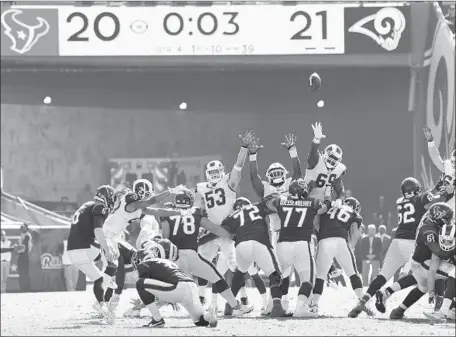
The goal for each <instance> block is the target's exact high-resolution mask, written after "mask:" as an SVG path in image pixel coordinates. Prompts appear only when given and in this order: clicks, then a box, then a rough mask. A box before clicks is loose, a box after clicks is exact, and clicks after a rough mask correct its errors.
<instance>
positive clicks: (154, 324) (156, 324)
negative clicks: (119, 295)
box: [142, 318, 165, 328]
mask: <svg viewBox="0 0 456 337" xmlns="http://www.w3.org/2000/svg"><path fill="white" fill-rule="evenodd" d="M164 326H165V320H164V319H163V318H162V319H161V320H159V321H156V320H155V319H153V318H152V320H151V321H150V322H149V323H147V324H146V325H143V326H142V327H143V328H163V327H164Z"/></svg>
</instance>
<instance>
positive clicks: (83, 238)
mask: <svg viewBox="0 0 456 337" xmlns="http://www.w3.org/2000/svg"><path fill="white" fill-rule="evenodd" d="M108 215H109V210H108V209H107V208H106V207H105V206H104V205H102V204H100V203H96V202H94V201H88V202H86V203H85V204H83V205H82V206H81V207H79V209H78V210H77V211H76V212H75V213H74V215H73V218H72V220H71V228H70V234H69V236H68V246H67V249H68V250H73V249H84V248H90V245H92V244H93V243H94V241H95V234H94V229H95V227H94V223H93V220H94V218H95V217H96V216H100V217H102V218H103V219H104V220H105V219H106V218H107V217H108Z"/></svg>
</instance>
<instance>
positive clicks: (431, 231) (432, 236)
mask: <svg viewBox="0 0 456 337" xmlns="http://www.w3.org/2000/svg"><path fill="white" fill-rule="evenodd" d="M431 242H439V228H438V227H437V226H436V225H434V224H432V223H431V222H430V221H429V220H428V219H426V218H425V219H423V224H422V225H421V226H420V227H419V228H418V231H417V233H416V240H415V251H414V252H413V255H412V259H413V261H415V262H418V263H420V264H423V263H424V262H425V261H427V260H430V259H431V257H432V252H431V250H430V249H429V247H428V244H429V243H431ZM454 254H455V250H454V249H452V250H450V251H444V250H442V249H439V255H438V256H439V258H440V259H442V260H444V261H453V260H454Z"/></svg>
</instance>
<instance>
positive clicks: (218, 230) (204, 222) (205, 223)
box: [201, 218, 233, 240]
mask: <svg viewBox="0 0 456 337" xmlns="http://www.w3.org/2000/svg"><path fill="white" fill-rule="evenodd" d="M201 226H202V227H204V228H206V229H207V230H208V231H209V232H211V233H213V234H215V235H217V236H219V237H221V238H226V239H230V240H232V239H233V234H231V233H230V232H228V231H227V230H226V229H225V228H223V227H222V226H217V225H216V224H214V223H213V222H212V221H210V220H209V219H208V218H201Z"/></svg>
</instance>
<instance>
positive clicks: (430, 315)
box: [423, 308, 455, 322]
mask: <svg viewBox="0 0 456 337" xmlns="http://www.w3.org/2000/svg"><path fill="white" fill-rule="evenodd" d="M423 315H424V316H426V318H427V319H429V320H431V321H440V322H442V321H453V322H454V320H455V312H454V308H453V310H448V312H444V311H443V310H439V311H423Z"/></svg>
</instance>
